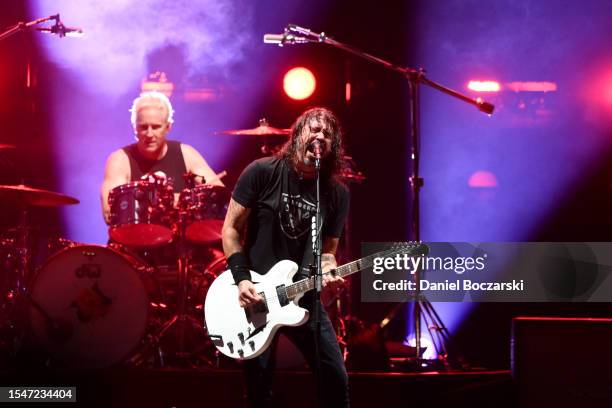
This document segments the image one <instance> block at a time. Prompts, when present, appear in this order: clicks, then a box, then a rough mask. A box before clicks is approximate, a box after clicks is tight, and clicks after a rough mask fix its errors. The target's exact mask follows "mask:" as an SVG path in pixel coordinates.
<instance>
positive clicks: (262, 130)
mask: <svg viewBox="0 0 612 408" xmlns="http://www.w3.org/2000/svg"><path fill="white" fill-rule="evenodd" d="M289 133H291V129H279V128H275V127H272V126H270V125H269V124H268V121H267V120H266V119H260V120H259V126H257V127H256V128H253V129H235V130H223V131H221V132H217V134H222V135H239V136H272V135H288V134H289Z"/></svg>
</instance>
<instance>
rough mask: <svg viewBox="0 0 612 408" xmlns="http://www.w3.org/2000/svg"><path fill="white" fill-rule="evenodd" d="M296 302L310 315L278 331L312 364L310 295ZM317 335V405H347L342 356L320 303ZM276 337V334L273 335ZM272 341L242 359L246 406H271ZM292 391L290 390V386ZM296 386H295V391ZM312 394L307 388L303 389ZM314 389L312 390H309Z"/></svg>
mask: <svg viewBox="0 0 612 408" xmlns="http://www.w3.org/2000/svg"><path fill="white" fill-rule="evenodd" d="M299 303H300V306H302V307H306V308H307V309H308V310H309V311H311V314H310V319H309V320H308V322H306V324H304V325H302V326H298V327H284V328H282V329H281V330H280V333H282V334H284V335H285V336H287V338H288V339H289V340H291V342H292V343H293V344H294V345H295V346H296V347H297V348H298V349H299V350H300V351H301V352H302V354H303V355H304V358H305V359H306V361H307V362H308V365H309V366H310V367H311V369H313V370H314V367H315V364H316V363H315V343H314V336H315V331H316V328H315V324H314V318H313V314H312V310H311V309H312V297H311V296H305V297H304V298H303V299H301V300H300V302H299ZM319 310H320V311H321V313H320V316H321V339H320V343H319V347H320V348H319V350H320V355H321V374H320V380H321V382H320V384H321V393H322V395H323V398H322V401H320V406H322V407H334V408H342V407H348V406H349V396H348V375H347V373H346V368H345V366H344V361H343V359H342V353H341V352H340V347H339V346H338V341H337V339H336V333H335V332H334V328H333V326H332V324H331V321H330V320H329V317H328V316H327V313H326V312H325V309H323V307H322V306H321V307H320V308H319ZM276 339H278V334H277V336H276ZM275 351H276V341H274V342H273V344H272V346H271V347H269V348H268V349H267V350H266V351H265V352H264V353H263V354H261V355H260V356H259V357H257V358H254V359H252V360H246V361H245V362H244V374H245V382H246V398H247V406H249V407H253V408H255V407H256V408H263V407H270V406H272V401H273V394H272V377H273V376H272V374H273V371H274V368H275ZM292 391H293V390H292ZM299 391H300V390H295V394H296V395H299V394H298V393H299ZM302 391H303V390H302ZM305 391H306V392H307V393H308V394H309V395H312V393H311V392H309V391H310V390H305ZM313 391H314V390H313Z"/></svg>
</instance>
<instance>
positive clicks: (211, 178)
mask: <svg viewBox="0 0 612 408" xmlns="http://www.w3.org/2000/svg"><path fill="white" fill-rule="evenodd" d="M181 151H182V152H183V158H184V159H185V166H186V167H187V171H188V172H191V173H193V174H197V175H199V176H204V179H205V180H206V184H212V185H215V186H225V185H224V184H223V182H222V181H221V179H220V178H219V176H217V173H215V172H214V171H213V169H211V168H210V166H209V165H208V163H207V162H206V160H204V157H202V155H201V154H200V153H198V151H197V150H196V149H194V148H193V147H191V146H189V145H187V144H183V143H181Z"/></svg>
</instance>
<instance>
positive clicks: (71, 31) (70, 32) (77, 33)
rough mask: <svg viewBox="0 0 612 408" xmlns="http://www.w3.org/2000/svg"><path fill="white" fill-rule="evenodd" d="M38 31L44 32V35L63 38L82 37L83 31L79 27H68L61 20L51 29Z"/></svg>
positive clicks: (42, 28)
mask: <svg viewBox="0 0 612 408" xmlns="http://www.w3.org/2000/svg"><path fill="white" fill-rule="evenodd" d="M37 30H38V31H42V32H44V33H49V34H55V35H59V36H60V38H62V37H66V36H68V37H82V36H83V29H81V28H78V27H66V26H65V25H64V23H62V22H61V21H60V20H57V21H56V22H55V24H54V25H53V26H51V27H41V28H37Z"/></svg>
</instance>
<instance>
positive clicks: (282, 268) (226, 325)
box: [204, 243, 427, 360]
mask: <svg viewBox="0 0 612 408" xmlns="http://www.w3.org/2000/svg"><path fill="white" fill-rule="evenodd" d="M426 252H427V246H425V245H424V244H416V243H402V244H395V245H394V246H393V247H392V248H391V249H389V250H388V251H383V252H379V253H376V254H373V255H370V256H367V257H365V258H362V259H359V260H357V261H353V262H350V263H347V264H345V265H342V266H339V267H338V268H336V269H335V272H334V273H335V274H336V275H337V276H347V275H350V274H353V273H355V272H358V271H360V270H362V269H365V268H368V267H370V266H372V264H373V261H374V258H376V257H381V256H394V255H395V254H408V255H410V256H417V255H421V254H426ZM297 270H298V266H297V264H296V263H295V262H292V261H289V260H284V261H280V262H278V263H277V264H276V265H274V266H273V267H272V269H270V270H269V271H268V273H266V274H265V275H260V274H258V273H257V272H253V271H251V280H252V281H253V283H254V284H255V289H256V290H257V293H259V295H260V296H261V297H262V298H263V301H262V302H259V303H257V304H256V305H253V306H251V307H247V308H242V307H240V304H239V303H238V286H237V285H236V283H235V282H234V278H233V276H232V272H231V271H230V270H227V271H225V272H223V273H221V274H220V275H219V276H218V277H217V278H216V279H215V280H214V281H213V283H212V285H211V286H210V288H209V289H208V294H207V295H206V301H205V303H204V317H205V320H206V322H205V323H206V329H207V331H208V335H209V336H210V338H211V340H212V342H213V343H214V345H215V346H216V347H217V349H218V350H219V351H220V352H221V353H223V354H224V355H226V356H228V357H232V358H235V359H239V360H246V359H251V358H255V357H257V356H258V355H260V354H261V353H263V352H264V351H265V350H266V349H267V348H268V346H270V344H271V343H272V340H273V338H274V334H275V333H276V331H277V330H278V329H279V328H281V327H282V326H299V325H301V324H304V323H306V321H307V320H308V311H307V310H306V309H304V308H302V307H300V306H298V301H299V299H300V298H301V297H302V296H303V295H304V293H306V292H308V291H310V290H312V289H314V278H306V279H302V280H300V281H297V282H293V276H294V275H295V274H296V272H297Z"/></svg>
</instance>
